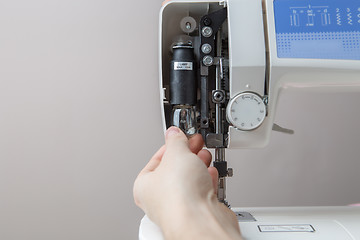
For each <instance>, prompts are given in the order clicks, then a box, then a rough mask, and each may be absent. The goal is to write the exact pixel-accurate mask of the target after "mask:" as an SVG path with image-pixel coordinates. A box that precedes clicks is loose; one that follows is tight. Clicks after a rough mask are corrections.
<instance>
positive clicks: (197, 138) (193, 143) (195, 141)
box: [189, 134, 204, 154]
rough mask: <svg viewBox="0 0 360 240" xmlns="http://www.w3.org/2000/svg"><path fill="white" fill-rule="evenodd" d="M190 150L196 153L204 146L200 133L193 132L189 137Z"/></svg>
mask: <svg viewBox="0 0 360 240" xmlns="http://www.w3.org/2000/svg"><path fill="white" fill-rule="evenodd" d="M189 147H190V150H191V151H192V152H193V153H195V154H198V152H199V151H200V150H201V149H202V148H203V147H204V140H203V138H202V136H201V135H200V134H195V135H193V136H191V137H190V139H189Z"/></svg>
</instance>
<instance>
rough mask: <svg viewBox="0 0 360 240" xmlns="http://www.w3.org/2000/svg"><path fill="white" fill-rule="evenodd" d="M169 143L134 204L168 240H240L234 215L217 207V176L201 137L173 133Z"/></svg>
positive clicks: (145, 174)
mask: <svg viewBox="0 0 360 240" xmlns="http://www.w3.org/2000/svg"><path fill="white" fill-rule="evenodd" d="M165 140H166V144H165V145H164V146H162V147H161V148H160V149H159V151H158V152H157V153H156V154H155V155H154V156H153V157H152V158H151V160H150V161H149V163H148V164H147V165H146V166H145V168H144V169H143V170H142V171H141V172H140V174H139V176H138V177H137V179H136V180H135V183H134V199H135V203H136V204H137V205H138V206H139V207H140V208H142V209H143V210H144V212H145V213H146V214H147V215H148V217H149V218H150V219H151V220H152V221H153V222H155V223H156V224H157V225H158V226H159V227H160V228H161V229H162V231H163V234H164V236H165V238H171V239H176V238H177V239H185V238H189V237H190V238H196V236H198V237H201V238H206V239H216V238H217V239H240V233H239V227H238V224H237V221H236V217H235V214H234V213H233V212H232V211H231V210H229V209H228V208H227V207H225V206H224V205H223V204H222V203H219V202H218V201H217V198H216V194H215V189H216V186H217V177H218V176H217V175H218V173H217V170H216V169H215V168H214V167H209V166H210V162H211V154H210V152H209V151H207V150H205V149H202V147H203V141H202V137H201V136H200V135H195V136H193V137H191V138H190V140H188V139H187V137H186V136H185V135H184V134H183V133H182V132H181V130H180V129H178V128H176V127H171V128H169V129H168V131H167V132H166V137H165ZM205 222H206V224H204V223H205ZM175 236H176V238H175Z"/></svg>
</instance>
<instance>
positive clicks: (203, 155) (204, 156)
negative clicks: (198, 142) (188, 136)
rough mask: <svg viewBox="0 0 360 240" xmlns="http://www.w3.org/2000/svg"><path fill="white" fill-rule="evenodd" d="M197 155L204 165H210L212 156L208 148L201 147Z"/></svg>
mask: <svg viewBox="0 0 360 240" xmlns="http://www.w3.org/2000/svg"><path fill="white" fill-rule="evenodd" d="M197 155H198V157H199V158H200V159H201V160H202V161H203V162H204V163H205V165H206V167H209V166H210V163H211V158H212V156H211V153H210V152H209V151H208V150H206V149H202V150H200V151H199V153H198V154H197Z"/></svg>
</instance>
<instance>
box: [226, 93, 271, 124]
mask: <svg viewBox="0 0 360 240" xmlns="http://www.w3.org/2000/svg"><path fill="white" fill-rule="evenodd" d="M265 116H266V105H265V103H264V101H263V99H262V98H261V97H260V96H259V95H257V94H255V93H251V92H245V93H240V94H238V95H236V96H235V97H234V98H232V99H231V100H230V101H229V104H228V106H227V109H226V117H227V119H228V121H229V122H230V123H231V124H232V125H233V126H234V127H236V128H237V129H240V130H245V131H250V130H253V129H256V128H258V127H259V126H260V125H261V124H262V122H263V121H264V119H265Z"/></svg>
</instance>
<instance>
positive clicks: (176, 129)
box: [165, 127, 180, 138]
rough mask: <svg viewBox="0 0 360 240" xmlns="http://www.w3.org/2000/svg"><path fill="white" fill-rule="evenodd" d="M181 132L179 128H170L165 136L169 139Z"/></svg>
mask: <svg viewBox="0 0 360 240" xmlns="http://www.w3.org/2000/svg"><path fill="white" fill-rule="evenodd" d="M179 132H180V129H179V128H177V127H170V128H169V129H168V130H167V131H166V134H165V136H166V137H167V138H168V137H171V136H173V135H175V134H178V133H179Z"/></svg>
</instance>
